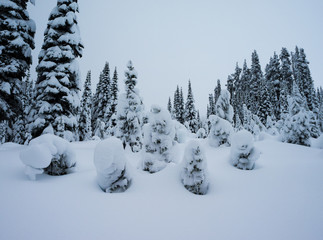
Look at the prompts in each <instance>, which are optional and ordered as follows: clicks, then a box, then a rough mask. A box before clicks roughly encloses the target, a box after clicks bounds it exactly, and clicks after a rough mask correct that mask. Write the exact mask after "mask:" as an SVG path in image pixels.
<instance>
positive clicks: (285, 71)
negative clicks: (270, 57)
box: [279, 48, 293, 102]
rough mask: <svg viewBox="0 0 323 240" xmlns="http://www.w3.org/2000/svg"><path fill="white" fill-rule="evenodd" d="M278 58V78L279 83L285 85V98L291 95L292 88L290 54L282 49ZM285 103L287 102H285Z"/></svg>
mask: <svg viewBox="0 0 323 240" xmlns="http://www.w3.org/2000/svg"><path fill="white" fill-rule="evenodd" d="M279 58H280V65H281V68H280V76H281V81H282V83H283V84H284V85H286V89H287V90H288V92H286V96H287V95H289V94H291V91H292V87H293V76H292V65H291V61H290V54H289V52H288V51H287V49H286V48H282V50H281V53H280V55H279ZM286 102H287V100H286Z"/></svg>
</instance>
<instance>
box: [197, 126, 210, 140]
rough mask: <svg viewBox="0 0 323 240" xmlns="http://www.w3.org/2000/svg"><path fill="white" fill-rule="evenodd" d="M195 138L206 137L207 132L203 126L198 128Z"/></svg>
mask: <svg viewBox="0 0 323 240" xmlns="http://www.w3.org/2000/svg"><path fill="white" fill-rule="evenodd" d="M196 137H197V138H206V137H207V134H206V131H205V129H204V128H200V129H199V130H198V131H197V133H196Z"/></svg>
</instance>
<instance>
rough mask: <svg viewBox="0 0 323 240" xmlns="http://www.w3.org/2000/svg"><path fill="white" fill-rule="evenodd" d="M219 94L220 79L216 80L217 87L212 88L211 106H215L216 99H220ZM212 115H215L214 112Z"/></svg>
mask: <svg viewBox="0 0 323 240" xmlns="http://www.w3.org/2000/svg"><path fill="white" fill-rule="evenodd" d="M220 94H221V82H220V79H218V80H217V85H216V87H215V88H214V101H212V102H213V104H215V103H216V102H217V101H218V99H219V97H220ZM212 114H215V112H214V113H212Z"/></svg>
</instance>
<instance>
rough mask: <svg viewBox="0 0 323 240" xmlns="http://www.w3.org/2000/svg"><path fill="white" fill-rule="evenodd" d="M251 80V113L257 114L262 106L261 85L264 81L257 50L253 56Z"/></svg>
mask: <svg viewBox="0 0 323 240" xmlns="http://www.w3.org/2000/svg"><path fill="white" fill-rule="evenodd" d="M250 71H251V78H250V111H251V112H252V113H253V114H256V113H257V111H258V109H259V105H260V99H259V98H260V85H261V82H262V81H263V74H262V71H261V66H260V63H259V57H258V54H257V52H256V50H255V51H254V52H253V53H252V56H251V70H250Z"/></svg>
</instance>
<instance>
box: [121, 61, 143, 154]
mask: <svg viewBox="0 0 323 240" xmlns="http://www.w3.org/2000/svg"><path fill="white" fill-rule="evenodd" d="M127 68H128V69H127V70H126V71H125V77H126V78H125V93H123V94H122V95H120V99H119V101H118V105H117V134H116V135H117V137H118V138H120V139H121V141H122V142H123V145H124V147H126V145H129V146H130V148H131V150H132V151H133V152H138V151H139V150H140V149H141V148H142V133H141V132H142V130H141V128H142V123H143V111H144V106H143V103H142V99H141V97H140V96H139V91H138V89H136V88H135V86H136V84H137V72H136V70H135V69H134V67H133V65H132V62H131V61H129V62H128V65H127Z"/></svg>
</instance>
